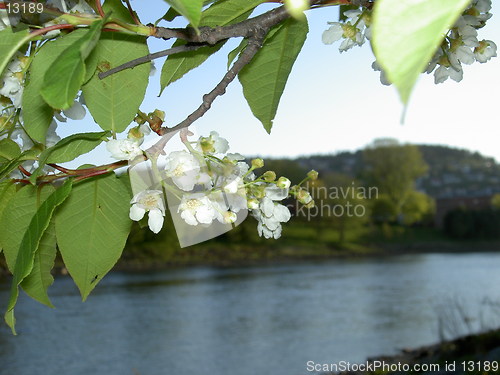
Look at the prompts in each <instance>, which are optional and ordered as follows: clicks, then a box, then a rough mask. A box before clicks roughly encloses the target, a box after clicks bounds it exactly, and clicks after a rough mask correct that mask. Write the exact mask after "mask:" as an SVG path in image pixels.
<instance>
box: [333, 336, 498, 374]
mask: <svg viewBox="0 0 500 375" xmlns="http://www.w3.org/2000/svg"><path fill="white" fill-rule="evenodd" d="M368 363H370V364H372V366H375V365H376V364H378V366H379V368H378V369H376V370H374V371H364V372H363V371H346V372H340V373H333V372H330V373H325V375H327V374H328V375H334V374H341V375H361V374H364V375H382V374H387V375H389V374H402V373H410V372H411V371H399V369H415V370H416V369H421V370H423V371H413V373H420V374H429V375H430V374H433V375H436V374H456V375H462V374H500V329H497V330H492V331H488V332H484V333H479V334H475V335H468V336H464V337H459V338H457V339H455V340H451V341H446V342H443V343H440V344H435V345H429V346H424V347H421V348H417V349H405V350H402V351H401V353H400V354H397V355H394V356H380V357H376V358H370V359H368ZM405 365H406V366H407V367H406V366H405ZM392 369H398V370H397V371H391V370H392Z"/></svg>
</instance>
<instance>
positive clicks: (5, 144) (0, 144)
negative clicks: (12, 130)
mask: <svg viewBox="0 0 500 375" xmlns="http://www.w3.org/2000/svg"><path fill="white" fill-rule="evenodd" d="M19 155H21V149H20V148H19V145H18V144H17V143H16V142H14V141H13V140H12V139H9V138H5V139H2V140H1V141H0V163H5V162H7V161H9V160H12V159H15V158H17V157H18V156H19Z"/></svg>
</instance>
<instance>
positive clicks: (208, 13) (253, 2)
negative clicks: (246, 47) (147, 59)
mask: <svg viewBox="0 0 500 375" xmlns="http://www.w3.org/2000/svg"><path fill="white" fill-rule="evenodd" d="M261 2H262V1H261V0H224V1H220V2H217V3H215V4H213V5H212V6H211V7H210V8H208V9H206V10H205V11H203V13H202V18H201V21H200V24H201V25H202V26H209V27H216V26H227V25H232V24H234V23H237V22H240V21H243V20H244V19H246V18H248V16H249V15H250V13H251V12H252V11H253V9H254V8H255V7H256V6H257V5H259V4H260V3H261ZM224 43H225V42H220V43H218V44H216V45H214V46H210V47H203V48H200V49H197V50H196V51H189V52H183V53H179V54H175V55H171V56H169V57H168V58H167V61H165V64H163V68H162V70H161V77H160V84H161V91H160V94H161V92H163V90H164V89H165V88H166V87H167V86H168V85H170V84H171V83H172V82H175V81H177V80H178V79H180V78H182V77H183V76H184V74H186V73H187V72H189V71H191V70H193V69H194V68H196V67H198V66H200V65H201V64H203V63H204V62H205V61H206V60H207V59H208V58H209V57H210V56H211V55H213V54H214V53H215V52H217V51H219V50H220V49H221V48H222V46H223V45H224ZM183 44H185V43H184V42H183V41H176V42H175V43H174V46H180V45H183Z"/></svg>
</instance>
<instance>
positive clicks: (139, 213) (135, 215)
mask: <svg viewBox="0 0 500 375" xmlns="http://www.w3.org/2000/svg"><path fill="white" fill-rule="evenodd" d="M145 213H146V210H145V209H144V208H141V207H139V206H137V205H136V204H133V205H132V207H130V214H129V217H130V220H134V221H139V220H141V219H142V218H143V217H144V214H145Z"/></svg>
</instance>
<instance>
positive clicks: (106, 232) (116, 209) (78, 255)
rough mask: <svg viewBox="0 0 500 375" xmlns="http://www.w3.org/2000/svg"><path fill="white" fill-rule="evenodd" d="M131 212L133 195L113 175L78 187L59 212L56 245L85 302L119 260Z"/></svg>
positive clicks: (128, 228) (56, 220)
mask: <svg viewBox="0 0 500 375" xmlns="http://www.w3.org/2000/svg"><path fill="white" fill-rule="evenodd" d="M129 209H130V193H129V192H128V189H127V187H126V186H125V184H123V182H122V181H120V180H119V179H118V178H116V176H115V174H114V173H113V174H109V175H107V176H104V177H99V178H96V179H93V180H87V181H83V182H80V183H78V184H76V185H75V186H74V188H73V193H72V195H71V197H70V198H69V199H68V201H67V202H66V203H65V204H64V206H62V207H61V209H60V210H59V211H58V214H57V216H56V218H55V224H56V235H57V244H58V246H59V251H60V252H61V255H62V258H63V260H64V264H65V265H66V268H67V269H68V271H69V273H70V274H71V276H72V278H73V280H74V281H75V283H76V285H77V286H78V289H79V290H80V293H81V295H82V299H83V300H85V299H86V298H87V297H88V295H89V293H90V292H91V291H92V289H94V288H95V286H96V285H97V284H98V283H99V281H100V280H101V279H102V278H103V277H104V275H106V273H108V271H109V270H110V269H111V268H112V267H113V265H114V264H115V263H116V262H117V260H118V259H119V258H120V255H121V253H122V250H123V247H124V246H125V241H126V239H127V236H128V233H129V231H130V223H131V222H130V219H129V218H128V213H129Z"/></svg>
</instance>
